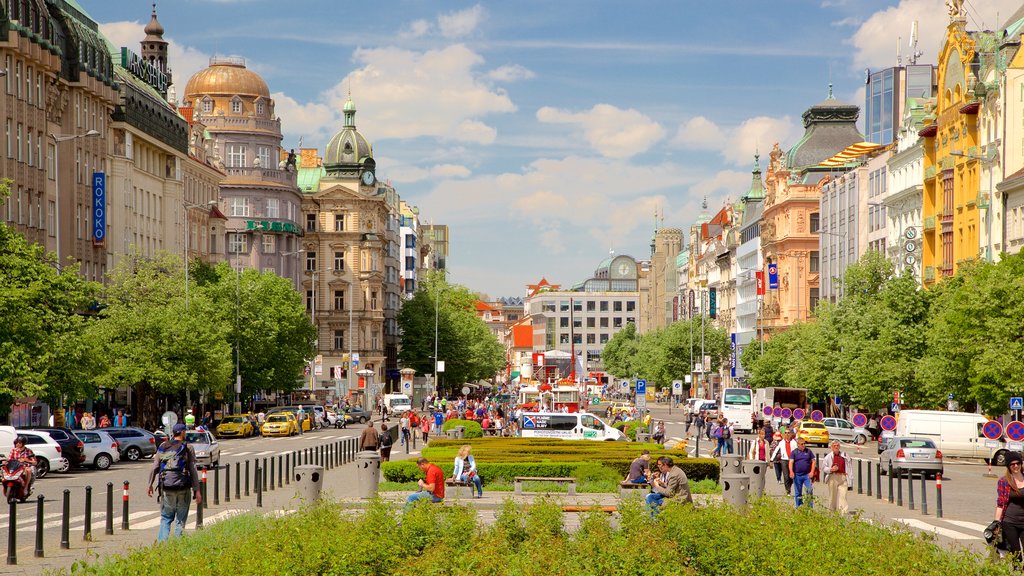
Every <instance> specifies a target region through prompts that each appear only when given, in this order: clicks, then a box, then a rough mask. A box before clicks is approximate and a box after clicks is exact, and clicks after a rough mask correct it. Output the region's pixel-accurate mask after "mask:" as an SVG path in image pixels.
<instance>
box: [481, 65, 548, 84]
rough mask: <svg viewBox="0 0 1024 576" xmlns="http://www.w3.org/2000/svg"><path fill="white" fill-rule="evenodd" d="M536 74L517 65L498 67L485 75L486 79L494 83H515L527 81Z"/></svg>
mask: <svg viewBox="0 0 1024 576" xmlns="http://www.w3.org/2000/svg"><path fill="white" fill-rule="evenodd" d="M535 76H536V74H534V73H533V71H532V70H529V69H527V68H524V67H523V66H520V65H518V64H512V65H509V66H500V67H498V68H495V69H494V70H491V71H490V72H488V73H487V77H488V78H490V79H491V80H494V81H496V82H515V81H517V80H529V79H531V78H533V77H535Z"/></svg>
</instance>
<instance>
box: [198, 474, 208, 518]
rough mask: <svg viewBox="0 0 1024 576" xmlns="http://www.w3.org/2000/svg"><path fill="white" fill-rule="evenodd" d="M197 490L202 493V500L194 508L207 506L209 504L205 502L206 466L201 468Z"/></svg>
mask: <svg viewBox="0 0 1024 576" xmlns="http://www.w3.org/2000/svg"><path fill="white" fill-rule="evenodd" d="M199 491H200V492H201V493H202V495H203V501H202V502H200V503H199V505H198V506H196V510H200V509H203V508H208V507H209V505H208V504H207V503H206V468H203V475H202V477H201V478H200V480H199Z"/></svg>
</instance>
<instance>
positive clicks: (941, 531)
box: [894, 518, 982, 540]
mask: <svg viewBox="0 0 1024 576" xmlns="http://www.w3.org/2000/svg"><path fill="white" fill-rule="evenodd" d="M894 520H896V521H897V522H899V523H901V524H905V525H907V526H909V527H911V528H916V529H918V530H921V531H922V532H933V533H935V534H938V535H939V536H945V537H946V538H950V539H952V540H981V539H982V536H981V533H980V532H979V533H977V534H966V533H964V532H960V531H959V530H951V529H949V528H943V527H941V526H935V525H933V524H929V523H928V522H925V521H923V520H918V519H917V518H894ZM967 524H973V522H967Z"/></svg>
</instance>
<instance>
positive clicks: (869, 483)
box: [865, 462, 871, 496]
mask: <svg viewBox="0 0 1024 576" xmlns="http://www.w3.org/2000/svg"><path fill="white" fill-rule="evenodd" d="M865 468H867V469H868V496H871V462H868V465H867V466H865Z"/></svg>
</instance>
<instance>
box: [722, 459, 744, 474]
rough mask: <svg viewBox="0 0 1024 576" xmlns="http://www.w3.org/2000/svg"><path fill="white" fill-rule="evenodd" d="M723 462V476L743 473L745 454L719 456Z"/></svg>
mask: <svg viewBox="0 0 1024 576" xmlns="http://www.w3.org/2000/svg"><path fill="white" fill-rule="evenodd" d="M719 462H720V463H721V467H722V473H721V476H724V475H726V474H742V473H743V466H742V463H743V456H740V455H739V454H723V455H722V457H721V458H719Z"/></svg>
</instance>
